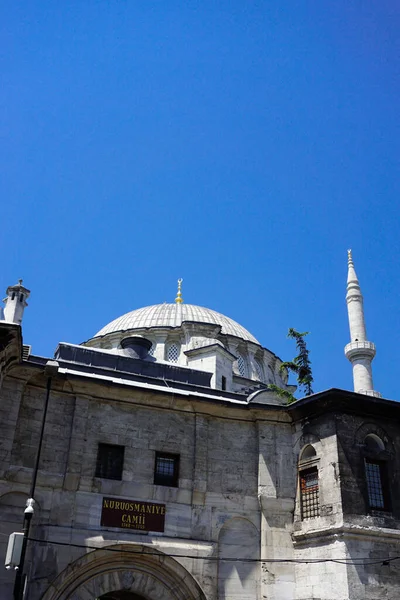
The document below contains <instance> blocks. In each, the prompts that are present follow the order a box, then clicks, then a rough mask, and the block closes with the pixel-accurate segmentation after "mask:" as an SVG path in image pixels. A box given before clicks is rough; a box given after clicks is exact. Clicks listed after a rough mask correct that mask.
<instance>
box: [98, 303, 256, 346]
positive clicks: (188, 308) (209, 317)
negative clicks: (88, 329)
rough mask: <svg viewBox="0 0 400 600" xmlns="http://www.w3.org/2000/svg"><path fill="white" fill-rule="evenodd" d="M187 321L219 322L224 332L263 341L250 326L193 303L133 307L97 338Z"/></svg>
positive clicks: (175, 325) (173, 325)
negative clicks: (253, 332) (135, 308)
mask: <svg viewBox="0 0 400 600" xmlns="http://www.w3.org/2000/svg"><path fill="white" fill-rule="evenodd" d="M184 321H189V322H194V323H207V324H212V325H220V326H221V333H223V334H227V335H232V336H235V337H238V338H241V339H243V340H246V341H249V342H253V343H255V344H260V343H259V342H258V340H257V339H256V338H255V337H254V336H253V335H252V334H251V333H250V332H249V331H247V329H245V328H244V327H242V325H239V323H237V322H236V321H234V320H233V319H230V318H229V317H226V316H225V315H222V314H221V313H218V312H216V311H215V310H211V309H210V308H204V307H202V306H195V305H194V304H179V303H175V304H166V303H164V304H155V305H154V306H145V307H144V308H139V309H137V310H133V311H131V312H129V313H126V314H125V315H122V316H121V317H118V318H117V319H114V321H111V323H108V325H106V326H105V327H103V328H102V329H100V331H98V332H97V333H96V335H95V336H94V337H99V336H103V335H107V334H110V333H114V332H117V331H130V330H132V329H147V328H153V327H180V326H181V325H182V323H183V322H184Z"/></svg>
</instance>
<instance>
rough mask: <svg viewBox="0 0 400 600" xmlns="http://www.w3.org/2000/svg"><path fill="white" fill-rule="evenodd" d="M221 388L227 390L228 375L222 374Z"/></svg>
mask: <svg viewBox="0 0 400 600" xmlns="http://www.w3.org/2000/svg"><path fill="white" fill-rule="evenodd" d="M221 389H222V390H226V377H224V376H223V375H222V377H221Z"/></svg>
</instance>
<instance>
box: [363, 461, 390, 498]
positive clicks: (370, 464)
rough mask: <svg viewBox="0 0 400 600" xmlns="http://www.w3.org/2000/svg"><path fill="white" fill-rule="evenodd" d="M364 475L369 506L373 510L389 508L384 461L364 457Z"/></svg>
mask: <svg viewBox="0 0 400 600" xmlns="http://www.w3.org/2000/svg"><path fill="white" fill-rule="evenodd" d="M365 477H366V480H367V489H368V503H369V508H371V509H373V510H390V506H389V494H388V485H387V469H386V463H385V462H384V461H378V460H370V459H368V458H366V459H365Z"/></svg>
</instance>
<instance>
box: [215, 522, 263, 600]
mask: <svg viewBox="0 0 400 600" xmlns="http://www.w3.org/2000/svg"><path fill="white" fill-rule="evenodd" d="M218 557H219V561H218V598H219V599H220V600H225V599H228V598H229V599H231V598H237V599H238V600H239V599H240V600H256V599H257V598H259V567H260V565H259V563H258V560H259V558H260V533H259V531H258V529H257V527H256V526H255V525H254V524H253V523H252V522H251V521H249V520H248V519H245V518H243V517H233V518H231V519H228V521H225V523H224V525H223V527H222V528H221V530H220V532H219V536H218ZM224 559H226V560H224ZM232 559H233V560H232ZM238 559H239V560H238ZM240 559H244V561H243V562H242V561H240ZM249 559H250V560H249ZM252 561H254V562H252Z"/></svg>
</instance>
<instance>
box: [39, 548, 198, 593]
mask: <svg viewBox="0 0 400 600" xmlns="http://www.w3.org/2000/svg"><path fill="white" fill-rule="evenodd" d="M110 550H112V551H110ZM42 600H207V599H206V597H205V595H204V593H203V591H202V590H201V588H200V586H199V584H198V583H197V582H196V580H195V579H194V577H193V576H192V575H191V574H190V573H189V572H188V571H187V570H186V569H185V568H184V567H183V566H182V565H181V564H180V563H179V562H178V561H177V560H175V559H174V558H171V557H170V556H168V555H167V554H164V553H162V552H159V551H158V550H155V549H154V548H151V547H148V546H142V545H140V544H137V545H136V544H115V545H112V546H108V547H105V548H102V549H101V550H94V551H93V552H89V553H88V554H85V555H84V556H82V557H81V558H79V559H78V560H77V561H75V562H74V563H72V564H70V565H69V566H68V567H67V568H66V569H65V570H64V571H63V572H62V573H60V574H59V575H58V577H56V579H55V580H54V581H53V582H52V584H51V585H50V587H49V589H48V590H47V592H45V593H44V595H43V597H42Z"/></svg>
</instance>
